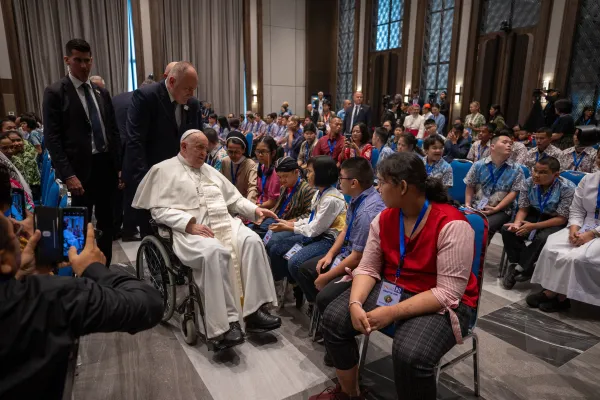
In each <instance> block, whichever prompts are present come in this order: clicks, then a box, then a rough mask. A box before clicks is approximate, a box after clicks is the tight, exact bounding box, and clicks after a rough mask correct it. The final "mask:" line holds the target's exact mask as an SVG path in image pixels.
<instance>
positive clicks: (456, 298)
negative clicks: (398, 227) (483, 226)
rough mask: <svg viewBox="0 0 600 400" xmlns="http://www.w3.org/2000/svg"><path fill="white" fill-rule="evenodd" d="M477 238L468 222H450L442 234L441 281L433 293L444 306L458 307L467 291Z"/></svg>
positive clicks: (439, 274)
mask: <svg viewBox="0 0 600 400" xmlns="http://www.w3.org/2000/svg"><path fill="white" fill-rule="evenodd" d="M474 240H475V232H474V231H473V229H472V228H471V225H469V223H468V222H467V221H452V222H449V223H448V224H447V225H446V226H444V228H443V229H442V230H441V232H440V234H439V237H438V254H437V284H436V287H434V288H433V289H431V292H432V293H433V295H434V296H435V297H436V299H437V300H438V301H439V302H440V304H441V305H442V307H443V308H444V309H449V308H450V309H451V308H456V307H458V303H459V302H460V300H461V298H462V296H463V295H464V293H465V289H466V288H467V283H468V282H469V277H470V275H471V264H472V263H473V254H474ZM442 311H444V310H442Z"/></svg>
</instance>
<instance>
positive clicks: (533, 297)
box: [525, 290, 552, 308]
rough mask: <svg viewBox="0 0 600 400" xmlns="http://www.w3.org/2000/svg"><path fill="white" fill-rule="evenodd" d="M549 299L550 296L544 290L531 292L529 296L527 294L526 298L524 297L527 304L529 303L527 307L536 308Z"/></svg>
mask: <svg viewBox="0 0 600 400" xmlns="http://www.w3.org/2000/svg"><path fill="white" fill-rule="evenodd" d="M550 300H552V298H550V297H548V296H546V291H545V290H542V291H541V292H539V293H532V294H530V295H529V296H527V298H526V299H525V301H526V302H527V305H529V307H533V308H538V307H539V306H540V304H542V303H546V302H548V301H550Z"/></svg>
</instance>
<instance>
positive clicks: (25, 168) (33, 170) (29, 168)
mask: <svg viewBox="0 0 600 400" xmlns="http://www.w3.org/2000/svg"><path fill="white" fill-rule="evenodd" d="M23 143H24V149H23V152H22V153H21V154H15V155H14V156H13V157H12V159H11V161H12V163H13V164H14V165H15V167H17V169H18V170H19V171H21V174H23V177H24V178H25V180H26V181H27V183H28V184H29V186H36V185H39V184H40V183H41V178H40V170H39V168H38V164H37V155H38V154H37V151H36V150H35V147H34V146H33V145H32V144H31V143H29V142H28V141H26V140H25V141H23Z"/></svg>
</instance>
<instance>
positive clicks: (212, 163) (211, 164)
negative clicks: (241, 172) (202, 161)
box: [208, 146, 233, 167]
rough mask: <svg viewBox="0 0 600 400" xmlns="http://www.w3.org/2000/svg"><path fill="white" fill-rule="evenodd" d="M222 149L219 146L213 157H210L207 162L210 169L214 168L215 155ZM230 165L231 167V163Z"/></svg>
mask: <svg viewBox="0 0 600 400" xmlns="http://www.w3.org/2000/svg"><path fill="white" fill-rule="evenodd" d="M222 148H223V146H219V148H218V149H217V151H216V152H215V155H214V156H210V159H209V160H208V165H210V166H211V167H214V166H215V164H216V163H217V154H218V153H219V151H220V150H221V149H222ZM231 165H233V163H231Z"/></svg>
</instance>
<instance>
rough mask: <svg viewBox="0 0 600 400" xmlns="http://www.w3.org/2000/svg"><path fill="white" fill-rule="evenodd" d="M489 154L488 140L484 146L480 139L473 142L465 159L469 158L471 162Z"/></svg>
mask: <svg viewBox="0 0 600 400" xmlns="http://www.w3.org/2000/svg"><path fill="white" fill-rule="evenodd" d="M489 155H490V142H487V143H486V144H485V145H484V146H482V145H481V140H478V141H476V142H475V143H473V146H472V147H471V150H469V154H467V160H471V161H473V162H477V161H479V160H483V159H484V158H486V157H487V156H489Z"/></svg>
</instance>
